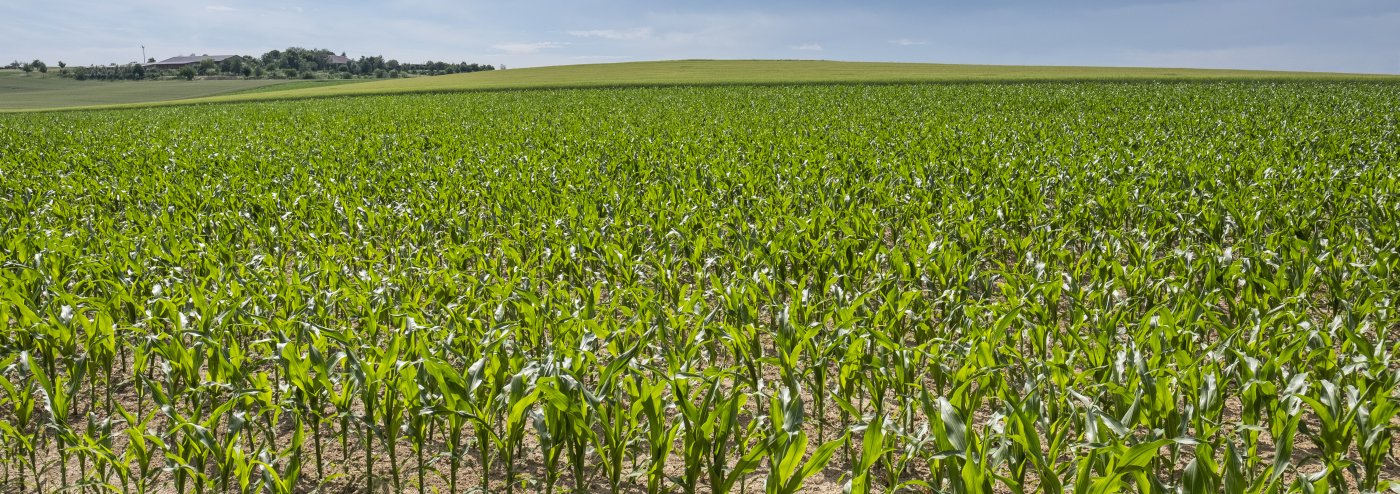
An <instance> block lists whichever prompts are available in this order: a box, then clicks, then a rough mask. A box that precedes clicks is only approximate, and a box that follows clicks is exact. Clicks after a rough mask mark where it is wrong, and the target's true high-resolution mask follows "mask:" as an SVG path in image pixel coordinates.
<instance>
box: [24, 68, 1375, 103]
mask: <svg viewBox="0 0 1400 494" xmlns="http://www.w3.org/2000/svg"><path fill="white" fill-rule="evenodd" d="M0 80H5V79H0ZM1066 80H1084V81H1118V80H1122V81H1128V80H1167V81H1170V80H1391V81H1400V76H1396V75H1367V74H1339V73H1324V72H1276V71H1257V70H1215V69H1175V68H1132V67H1045V66H1008V65H952V64H923V63H880V62H831V61H812V60H680V61H666V62H628V63H615V64H593V65H567V66H556V67H538V68H529V69H511V70H502V71H489V72H473V73H467V74H453V75H445V76H436V77H415V78H408V79H393V80H379V81H370V82H364V83H362V84H327V83H326V82H321V83H315V84H316V85H315V86H314V87H305V86H304V85H302V83H288V84H287V85H286V86H267V87H257V89H256V90H249V89H251V88H237V89H230V91H235V92H236V94H227V93H228V92H229V91H226V90H223V89H224V88H220V87H217V86H214V85H213V84H212V83H216V82H230V83H235V84H238V83H252V84H260V85H261V86H266V84H267V83H268V82H270V81H246V82H245V81H207V82H204V83H201V84H211V85H210V86H207V87H200V89H209V90H210V91H209V92H208V93H206V94H194V93H193V92H191V93H190V94H182V95H179V96H177V97H147V98H145V99H143V98H141V97H139V96H134V95H133V96H128V97H125V99H123V97H120V96H119V95H113V94H112V93H113V92H115V91H104V92H103V93H102V94H101V98H100V99H99V98H94V99H92V100H88V101H80V100H78V99H77V98H76V97H74V96H62V97H52V98H46V99H40V98H37V97H32V98H26V99H21V100H20V101H19V102H20V103H22V104H21V105H16V104H11V103H8V98H6V101H7V103H0V110H3V109H6V108H11V109H15V108H27V109H40V108H53V107H58V106H64V107H71V106H83V105H93V106H108V105H113V104H119V103H135V105H121V106H149V104H150V103H152V102H157V101H159V102H161V103H166V102H169V101H170V100H183V101H180V103H204V102H227V101H255V100H273V99H298V98H316V97H332V96H349V95H368V94H401V93H423V92H453V91H471V90H500V89H531V88H592V87H637V86H712V85H735V84H758V85H769V84H821V83H867V84H892V83H917V82H974V81H1066ZM328 82H329V81H328ZM335 82H339V81H335ZM141 84H146V83H141ZM294 84H295V85H294ZM177 87H178V88H180V89H181V90H185V89H194V88H195V87H188V88H187V87H184V86H177V85H176V83H171V84H170V85H168V86H163V87H161V88H160V89H156V90H155V91H154V92H156V93H158V94H159V96H170V95H169V94H167V91H168V90H172V89H175V88H177ZM167 88H169V89H167ZM143 89H152V87H141V88H133V90H138V91H139V90H143ZM4 94H5V93H0V95H4ZM143 94H144V93H143ZM6 96H8V95H6ZM56 96H57V95H56ZM200 96H209V97H200ZM187 99H188V100H187ZM46 102H47V103H48V104H46ZM52 103H60V104H52Z"/></svg>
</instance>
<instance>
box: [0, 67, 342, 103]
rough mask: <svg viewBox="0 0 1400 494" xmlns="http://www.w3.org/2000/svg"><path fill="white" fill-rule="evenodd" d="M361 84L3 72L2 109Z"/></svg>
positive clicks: (0, 75) (0, 84) (0, 81)
mask: <svg viewBox="0 0 1400 494" xmlns="http://www.w3.org/2000/svg"><path fill="white" fill-rule="evenodd" d="M346 82H358V81H285V80H232V81H225V80H218V81H200V80H196V81H121V82H106V81H76V80H73V79H66V78H61V77H58V76H56V75H53V74H44V75H40V74H25V73H23V72H20V71H17V70H0V110H34V109H50V108H68V107H85V106H105V105H119V104H133V103H135V104H149V103H156V102H164V101H172V100H183V99H188V98H200V97H207V96H214V95H221V94H229V93H246V92H249V91H263V90H267V89H271V88H277V87H280V86H288V88H296V89H306V88H312V87H321V86H325V85H331V84H343V83H346Z"/></svg>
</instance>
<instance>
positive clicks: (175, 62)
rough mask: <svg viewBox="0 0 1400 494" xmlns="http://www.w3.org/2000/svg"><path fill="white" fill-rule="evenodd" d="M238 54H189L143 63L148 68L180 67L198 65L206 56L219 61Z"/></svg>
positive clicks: (215, 61) (216, 61)
mask: <svg viewBox="0 0 1400 494" xmlns="http://www.w3.org/2000/svg"><path fill="white" fill-rule="evenodd" d="M236 56H238V55H189V56H181V57H170V58H167V59H165V60H161V61H159V62H156V63H148V64H143V65H145V67H146V68H148V69H178V68H180V67H184V66H186V65H197V64H199V62H202V61H204V59H206V58H207V59H209V60H213V61H214V63H219V62H222V61H224V60H228V59H230V58H233V57H236Z"/></svg>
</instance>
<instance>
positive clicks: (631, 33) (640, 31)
mask: <svg viewBox="0 0 1400 494" xmlns="http://www.w3.org/2000/svg"><path fill="white" fill-rule="evenodd" d="M651 34H652V31H651V28H649V27H639V28H636V29H626V30H618V29H589V30H583V31H569V35H570V36H578V37H580V38H603V39H611V40H632V39H647V38H650V37H651Z"/></svg>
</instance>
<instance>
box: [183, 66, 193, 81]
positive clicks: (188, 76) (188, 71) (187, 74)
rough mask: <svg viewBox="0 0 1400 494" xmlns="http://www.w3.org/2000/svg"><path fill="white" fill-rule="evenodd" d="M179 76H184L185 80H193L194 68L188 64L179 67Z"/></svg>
mask: <svg viewBox="0 0 1400 494" xmlns="http://www.w3.org/2000/svg"><path fill="white" fill-rule="evenodd" d="M180 77H184V78H185V80H187V81H192V80H194V69H192V68H190V66H188V65H186V66H184V67H180Z"/></svg>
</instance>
